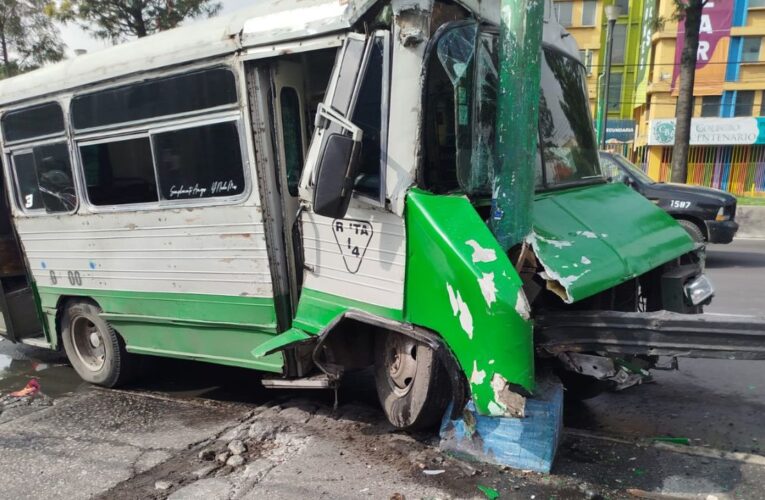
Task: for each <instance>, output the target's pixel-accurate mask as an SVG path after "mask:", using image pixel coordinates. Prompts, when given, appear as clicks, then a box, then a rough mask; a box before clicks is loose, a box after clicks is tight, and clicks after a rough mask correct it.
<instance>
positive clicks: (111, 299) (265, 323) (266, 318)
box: [38, 286, 276, 333]
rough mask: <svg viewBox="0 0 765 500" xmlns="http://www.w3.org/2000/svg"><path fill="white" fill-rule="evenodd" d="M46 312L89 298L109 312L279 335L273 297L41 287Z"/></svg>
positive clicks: (39, 290) (40, 292)
mask: <svg viewBox="0 0 765 500" xmlns="http://www.w3.org/2000/svg"><path fill="white" fill-rule="evenodd" d="M38 293H39V294H40V302H41V304H42V307H43V309H55V308H56V306H57V304H58V302H59V298H60V297H62V296H65V297H89V298H91V299H93V300H95V301H96V302H97V303H98V305H99V306H101V309H102V310H103V311H104V312H105V313H110V314H132V315H140V316H146V317H157V318H172V319H176V320H189V321H206V322H214V323H219V322H225V323H241V324H244V325H251V326H257V327H259V328H260V329H262V330H264V331H271V332H273V333H276V314H275V312H274V301H273V299H272V298H271V297H245V296H230V295H206V294H198V293H166V292H134V291H128V290H94V289H82V288H64V287H51V286H38Z"/></svg>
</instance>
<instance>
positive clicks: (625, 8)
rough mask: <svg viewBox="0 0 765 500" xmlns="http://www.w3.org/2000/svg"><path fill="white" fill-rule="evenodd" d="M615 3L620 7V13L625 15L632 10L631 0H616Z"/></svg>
mask: <svg viewBox="0 0 765 500" xmlns="http://www.w3.org/2000/svg"><path fill="white" fill-rule="evenodd" d="M614 5H616V6H617V7H619V15H620V16H625V15H627V12H629V10H630V0H616V1H615V2H614Z"/></svg>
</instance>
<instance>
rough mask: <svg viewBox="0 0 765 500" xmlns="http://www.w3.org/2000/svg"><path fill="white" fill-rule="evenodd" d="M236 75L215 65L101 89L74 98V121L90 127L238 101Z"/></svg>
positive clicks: (180, 112) (196, 109)
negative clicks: (205, 68)
mask: <svg viewBox="0 0 765 500" xmlns="http://www.w3.org/2000/svg"><path fill="white" fill-rule="evenodd" d="M236 102H237V95H236V83H235V81H234V74H233V73H232V72H231V70H230V69H228V68H213V69H207V70H203V71H195V72H192V73H184V74H182V75H176V76H171V77H165V78H157V79H153V80H148V81H145V82H140V83H136V84H132V85H126V86H122V87H117V88H112V89H107V90H101V91H98V92H93V93H90V94H84V95H80V96H77V97H75V98H74V99H73V100H72V124H73V125H74V128H75V129H78V130H82V129H89V128H94V127H102V126H107V125H113V124H118V123H127V122H134V121H139V120H147V119H150V118H159V117H165V116H169V115H177V114H182V113H188V112H191V111H198V110H203V109H210V108H215V107H219V106H225V105H231V104H236Z"/></svg>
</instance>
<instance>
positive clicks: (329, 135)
mask: <svg viewBox="0 0 765 500" xmlns="http://www.w3.org/2000/svg"><path fill="white" fill-rule="evenodd" d="M316 122H317V123H316V126H317V128H318V127H321V128H324V129H325V131H324V133H325V136H324V137H323V138H322V139H323V140H322V148H321V152H320V153H319V158H318V161H317V165H318V168H317V170H316V180H315V185H314V192H313V211H314V213H317V214H319V215H323V216H325V217H332V218H333V219H341V218H343V217H345V213H346V211H347V210H348V204H349V203H350V202H351V196H352V194H353V183H354V180H355V179H356V174H357V172H358V169H359V159H360V152H361V136H362V131H361V129H360V128H359V127H357V126H356V125H354V124H353V123H352V122H350V121H348V120H347V119H346V118H344V117H343V116H341V115H340V114H339V113H337V112H336V111H334V110H332V109H330V108H327V107H325V106H322V105H320V106H319V109H318V110H317V113H316Z"/></svg>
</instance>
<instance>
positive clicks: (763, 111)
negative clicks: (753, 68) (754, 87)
mask: <svg viewBox="0 0 765 500" xmlns="http://www.w3.org/2000/svg"><path fill="white" fill-rule="evenodd" d="M760 116H765V90H763V91H762V96H761V97H760Z"/></svg>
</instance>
